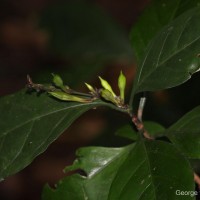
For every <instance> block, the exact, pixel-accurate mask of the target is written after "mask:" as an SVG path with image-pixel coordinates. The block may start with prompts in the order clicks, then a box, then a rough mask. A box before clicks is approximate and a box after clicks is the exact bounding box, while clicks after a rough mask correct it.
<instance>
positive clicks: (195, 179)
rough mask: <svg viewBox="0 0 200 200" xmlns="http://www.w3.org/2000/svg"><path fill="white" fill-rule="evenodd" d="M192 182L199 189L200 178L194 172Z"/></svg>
mask: <svg viewBox="0 0 200 200" xmlns="http://www.w3.org/2000/svg"><path fill="white" fill-rule="evenodd" d="M194 181H195V182H196V184H197V185H198V188H199V189H200V177H199V176H198V174H196V173H195V172H194Z"/></svg>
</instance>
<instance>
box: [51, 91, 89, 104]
mask: <svg viewBox="0 0 200 200" xmlns="http://www.w3.org/2000/svg"><path fill="white" fill-rule="evenodd" d="M49 94H50V95H52V96H53V97H55V98H57V99H60V100H62V101H76V102H81V103H86V102H90V100H89V99H83V98H80V97H77V96H75V95H70V94H67V93H65V92H62V91H56V92H49Z"/></svg>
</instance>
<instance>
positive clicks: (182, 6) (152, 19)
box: [130, 0, 200, 60]
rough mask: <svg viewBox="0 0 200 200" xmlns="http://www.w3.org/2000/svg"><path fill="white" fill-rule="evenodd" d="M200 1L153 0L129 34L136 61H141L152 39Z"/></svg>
mask: <svg viewBox="0 0 200 200" xmlns="http://www.w3.org/2000/svg"><path fill="white" fill-rule="evenodd" d="M199 4H200V0H153V1H151V3H150V5H149V6H147V8H146V9H145V10H144V12H143V13H142V14H141V16H140V17H139V19H138V21H137V23H136V24H134V25H133V28H132V30H131V33H130V38H131V43H132V46H133V48H134V52H135V55H136V58H137V60H141V58H142V56H143V55H144V52H145V49H146V47H147V46H148V44H149V42H150V41H151V40H152V38H153V37H154V36H155V35H156V34H157V33H158V32H159V31H160V30H161V29H162V28H163V27H164V26H165V25H167V24H168V23H170V22H171V21H173V20H174V19H175V18H176V17H177V16H179V15H180V14H182V13H184V12H185V11H187V10H189V9H191V8H193V7H195V6H199Z"/></svg>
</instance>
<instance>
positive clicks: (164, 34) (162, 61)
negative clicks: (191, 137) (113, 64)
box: [132, 8, 200, 96]
mask: <svg viewBox="0 0 200 200" xmlns="http://www.w3.org/2000/svg"><path fill="white" fill-rule="evenodd" d="M199 21H200V9H199V8H196V9H193V10H190V11H188V12H187V13H185V14H183V15H181V16H180V17H178V18H177V19H176V20H174V21H173V22H172V23H170V24H169V25H168V26H166V27H165V28H164V29H163V30H162V31H161V32H160V33H159V34H158V35H157V36H156V38H155V39H154V40H153V41H152V42H151V44H150V45H149V47H148V49H147V51H146V53H145V56H144V58H143V61H142V62H141V63H140V65H139V67H138V69H137V73H136V77H135V81H134V88H133V91H132V96H133V95H134V94H135V92H142V91H154V90H160V89H165V88H171V87H175V86H177V85H180V84H182V83H184V82H185V81H187V80H188V79H190V77H191V75H192V74H193V73H195V72H197V71H198V70H199V67H200V64H199V59H200V58H199V57H198V54H199V52H200V26H199ZM194 27H196V28H194Z"/></svg>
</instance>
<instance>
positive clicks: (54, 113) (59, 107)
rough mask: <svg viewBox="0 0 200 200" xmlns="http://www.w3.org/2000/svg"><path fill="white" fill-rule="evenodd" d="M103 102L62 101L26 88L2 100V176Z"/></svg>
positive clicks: (43, 149)
mask: <svg viewBox="0 0 200 200" xmlns="http://www.w3.org/2000/svg"><path fill="white" fill-rule="evenodd" d="M98 105H106V103H103V102H92V103H85V104H83V103H76V102H75V103H71V102H60V101H57V100H55V99H52V98H50V97H48V96H47V95H40V96H36V95H33V94H32V95H30V94H25V91H21V92H18V93H16V94H13V95H10V96H6V97H3V98H1V99H0V119H1V120H0V179H3V178H5V177H7V176H9V175H11V174H14V173H16V172H18V171H19V170H21V169H23V168H24V167H26V166H27V165H28V164H30V163H31V162H32V160H33V159H34V158H35V157H36V156H37V155H39V154H40V153H42V152H43V151H45V150H46V148H47V147H48V146H49V144H51V143H52V142H53V141H54V140H55V139H56V138H57V137H58V136H59V135H60V134H61V133H62V132H63V131H64V130H65V129H66V128H67V127H68V126H69V125H70V124H71V123H72V122H73V121H74V120H75V119H77V118H78V117H79V116H80V115H81V114H82V113H84V112H85V111H87V110H88V109H90V108H92V107H96V106H98Z"/></svg>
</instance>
